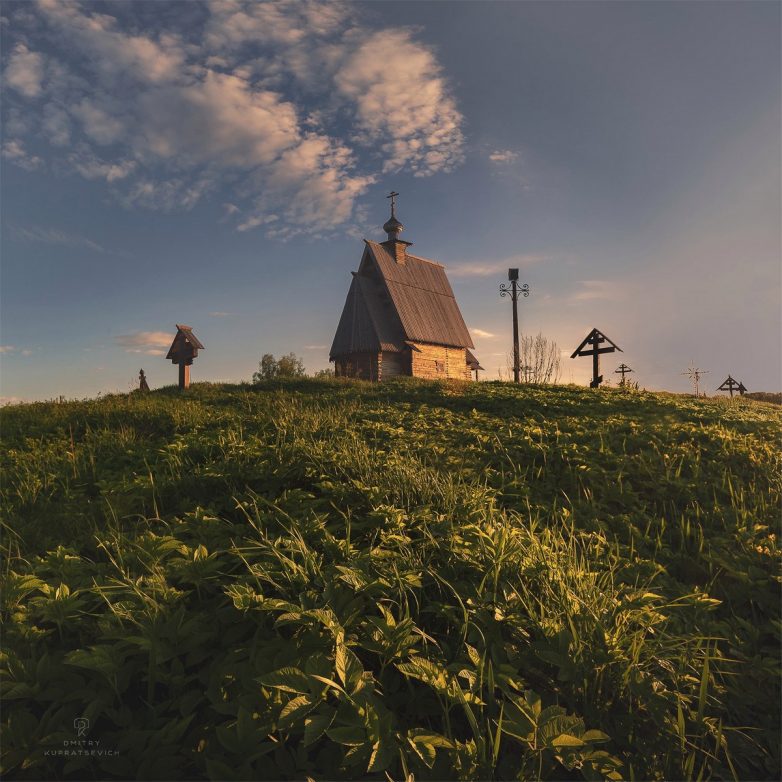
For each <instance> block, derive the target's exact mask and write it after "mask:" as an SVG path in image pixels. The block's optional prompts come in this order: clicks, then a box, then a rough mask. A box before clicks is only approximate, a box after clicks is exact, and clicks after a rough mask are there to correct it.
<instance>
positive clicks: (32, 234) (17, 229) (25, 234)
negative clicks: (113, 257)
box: [11, 225, 106, 253]
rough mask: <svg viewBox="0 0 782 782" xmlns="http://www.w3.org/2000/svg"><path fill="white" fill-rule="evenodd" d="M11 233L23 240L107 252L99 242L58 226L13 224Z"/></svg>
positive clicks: (15, 237)
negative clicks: (45, 226) (57, 227)
mask: <svg viewBox="0 0 782 782" xmlns="http://www.w3.org/2000/svg"><path fill="white" fill-rule="evenodd" d="M11 235H12V236H13V237H14V239H17V240H19V241H23V242H41V243H43V244H57V245H61V246H63V247H77V248H80V249H85V250H92V251H93V252H98V253H102V252H106V250H105V249H104V248H103V247H101V245H99V244H98V243H97V242H93V241H92V239H87V238H86V237H84V236H75V235H74V234H69V233H66V232H65V231H61V230H59V229H56V228H42V227H40V226H35V225H30V226H21V225H13V226H11Z"/></svg>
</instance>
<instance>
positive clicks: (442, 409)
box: [0, 380, 782, 780]
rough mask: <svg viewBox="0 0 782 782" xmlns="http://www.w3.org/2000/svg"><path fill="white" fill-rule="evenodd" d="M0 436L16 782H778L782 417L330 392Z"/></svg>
mask: <svg viewBox="0 0 782 782" xmlns="http://www.w3.org/2000/svg"><path fill="white" fill-rule="evenodd" d="M0 422H1V423H2V440H3V454H2V469H3V482H2V505H3V554H4V557H3V566H2V567H3V572H2V580H3V584H2V587H3V588H2V622H3V625H2V628H3V650H4V653H3V658H2V669H3V676H4V682H3V697H4V701H5V702H4V709H3V717H2V719H3V742H2V767H3V774H4V776H5V777H7V778H19V779H55V778H72V779H91V778H101V779H104V778H119V779H131V778H138V779H205V778H212V779H302V778H304V777H305V776H307V775H309V776H311V777H314V778H316V779H338V778H362V779H365V778H370V779H386V772H387V773H388V774H390V775H391V777H392V778H394V779H400V778H405V777H406V776H408V775H409V774H412V775H413V776H414V777H415V778H416V779H439V780H443V779H457V778H458V779H489V778H496V779H539V778H545V779H602V778H609V779H696V778H697V779H734V778H735V779H777V778H779V773H780V756H779V729H780V686H779V685H780V658H779V651H780V627H781V625H780V570H779V560H780V557H779V543H778V537H777V535H778V533H779V530H778V526H779V510H780V488H781V487H780V474H781V473H780V448H779V445H780V433H782V426H781V424H782V411H781V410H780V409H779V407H776V406H772V405H768V404H764V403H762V402H754V401H748V400H744V399H735V400H727V399H724V400H695V399H691V398H687V397H677V396H673V395H666V394H652V393H637V392H636V393H629V392H628V393H625V392H620V391H618V390H603V391H599V392H594V391H590V390H588V389H582V388H576V387H573V386H568V387H514V386H512V385H509V384H500V383H481V384H454V385H440V384H435V383H424V382H415V381H408V382H404V381H399V382H394V383H389V384H387V385H386V384H384V385H382V386H371V385H368V384H365V383H361V382H340V381H333V380H332V381H328V380H323V381H315V380H306V381H296V382H290V383H287V384H286V383H276V384H268V385H264V386H227V385H226V386H221V385H209V384H202V385H195V386H194V387H193V388H192V389H191V390H190V391H189V392H188V393H187V394H186V395H182V394H180V393H179V392H177V391H176V390H175V389H173V388H170V389H163V390H161V391H157V392H154V393H152V394H149V395H145V396H141V395H139V394H138V393H133V394H130V395H118V396H110V397H106V398H103V399H97V400H91V401H82V402H68V403H64V404H55V403H51V404H49V403H46V404H43V403H41V404H31V405H20V406H16V407H11V408H6V409H4V410H3V411H2V413H1V414H0ZM79 718H86V719H88V720H89V727H88V728H87V727H84V724H83V723H79V724H80V725H82V727H83V728H84V730H83V734H84V735H83V736H82V737H78V736H77V730H76V729H75V727H74V720H78V719H79ZM75 741H82V742H86V741H92V742H96V741H98V742H99V744H94V743H93V745H88V744H73V743H72V742H75ZM76 750H81V752H82V753H83V754H77V753H76ZM99 751H100V752H99ZM69 752H70V753H72V754H65V753H69ZM90 752H91V753H92V754H89V753H90ZM101 752H102V754H101ZM58 753H59V754H58Z"/></svg>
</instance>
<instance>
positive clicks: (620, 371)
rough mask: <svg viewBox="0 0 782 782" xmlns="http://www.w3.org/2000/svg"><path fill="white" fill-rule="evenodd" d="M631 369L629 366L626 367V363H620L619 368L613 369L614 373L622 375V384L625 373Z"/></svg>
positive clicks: (628, 372) (622, 383)
mask: <svg viewBox="0 0 782 782" xmlns="http://www.w3.org/2000/svg"><path fill="white" fill-rule="evenodd" d="M632 371H633V370H632V369H630V367H628V366H627V364H620V365H619V369H615V370H614V374H615V375H621V376H622V380H621V385H624V384H625V375H628V374H630V372H632Z"/></svg>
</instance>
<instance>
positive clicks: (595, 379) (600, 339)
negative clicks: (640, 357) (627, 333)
mask: <svg viewBox="0 0 782 782" xmlns="http://www.w3.org/2000/svg"><path fill="white" fill-rule="evenodd" d="M604 342H608V344H609V345H611V347H605V348H601V347H600V345H602V344H603V343H604ZM587 345H589V346H590V349H589V350H585V348H586V346H587ZM615 350H618V351H619V352H620V353H623V352H624V351H623V350H622V348H620V347H619V345H617V344H616V343H615V342H612V341H611V340H610V339H609V338H608V337H607V336H606V335H605V334H603V333H602V332H600V331H598V330H597V329H592V331H590V332H589V334H587V335H586V338H585V339H584V341H583V342H582V343H581V344H580V345H579V346H578V347H577V348H576V349H575V350H574V351H573V355H572V356H571V357H570V358H576V357H577V356H592V382H591V383H590V384H589V387H590V388H597V387H598V386H599V385H600V384H601V383H602V382H603V376H602V375H601V374H600V354H601V353H613V352H614V351H615Z"/></svg>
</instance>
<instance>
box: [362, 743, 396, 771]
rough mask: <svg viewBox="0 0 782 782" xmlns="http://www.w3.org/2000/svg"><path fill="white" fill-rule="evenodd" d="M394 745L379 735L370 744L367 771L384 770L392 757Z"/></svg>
mask: <svg viewBox="0 0 782 782" xmlns="http://www.w3.org/2000/svg"><path fill="white" fill-rule="evenodd" d="M395 749H396V745H395V744H394V742H392V741H390V740H389V739H387V738H385V737H381V738H380V739H378V740H377V741H376V742H375V743H374V744H373V745H372V754H371V755H370V756H369V764H368V765H367V773H368V774H372V773H374V772H377V771H385V770H386V769H387V768H388V766H389V765H390V764H391V761H392V760H393V759H394V750H395Z"/></svg>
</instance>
